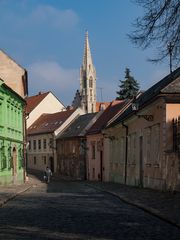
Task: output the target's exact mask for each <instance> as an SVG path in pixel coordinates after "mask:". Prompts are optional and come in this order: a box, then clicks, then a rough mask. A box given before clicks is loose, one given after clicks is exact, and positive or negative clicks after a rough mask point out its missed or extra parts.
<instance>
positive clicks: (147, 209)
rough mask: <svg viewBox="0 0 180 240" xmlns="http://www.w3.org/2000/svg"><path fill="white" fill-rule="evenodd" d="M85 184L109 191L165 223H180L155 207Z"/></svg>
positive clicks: (178, 225) (179, 225)
mask: <svg viewBox="0 0 180 240" xmlns="http://www.w3.org/2000/svg"><path fill="white" fill-rule="evenodd" d="M86 184H87V185H88V186H90V187H93V188H95V189H97V190H99V191H101V192H105V193H109V194H111V195H113V196H116V197H117V198H119V199H120V200H121V201H123V202H125V203H127V204H129V205H132V206H135V207H138V208H140V209H142V210H143V211H145V212H147V213H149V214H151V215H153V216H155V217H158V218H159V219H161V220H163V221H165V222H167V223H169V224H171V225H173V226H176V227H177V228H180V223H178V222H176V221H174V220H172V219H169V218H167V216H166V215H164V214H162V213H160V212H159V211H158V210H157V209H154V208H151V207H147V206H146V205H144V204H141V203H139V202H136V201H133V202H132V201H131V200H129V199H128V198H126V197H122V196H120V195H119V194H117V193H115V192H112V191H109V190H105V189H102V188H99V187H97V186H93V185H91V184H88V183H86Z"/></svg>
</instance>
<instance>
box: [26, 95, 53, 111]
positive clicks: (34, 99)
mask: <svg viewBox="0 0 180 240" xmlns="http://www.w3.org/2000/svg"><path fill="white" fill-rule="evenodd" d="M49 93H50V92H46V93H39V94H38V95H35V96H31V97H27V98H26V103H27V106H26V112H27V113H30V112H31V111H32V110H33V109H34V108H35V107H37V105H38V104H39V103H40V102H41V101H42V100H43V99H44V98H45V97H46V96H47V95H48V94H49Z"/></svg>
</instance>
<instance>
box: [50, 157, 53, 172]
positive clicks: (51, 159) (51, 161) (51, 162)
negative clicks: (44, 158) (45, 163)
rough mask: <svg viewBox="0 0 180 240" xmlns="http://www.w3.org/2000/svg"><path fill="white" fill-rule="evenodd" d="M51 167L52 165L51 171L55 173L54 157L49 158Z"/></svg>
mask: <svg viewBox="0 0 180 240" xmlns="http://www.w3.org/2000/svg"><path fill="white" fill-rule="evenodd" d="M49 165H50V169H51V171H52V173H53V172H54V158H53V157H50V158H49Z"/></svg>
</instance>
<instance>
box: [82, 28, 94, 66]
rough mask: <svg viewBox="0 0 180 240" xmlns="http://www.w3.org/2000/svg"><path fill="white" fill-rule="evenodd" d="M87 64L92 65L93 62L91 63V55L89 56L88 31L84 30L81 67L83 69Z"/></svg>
mask: <svg viewBox="0 0 180 240" xmlns="http://www.w3.org/2000/svg"><path fill="white" fill-rule="evenodd" d="M89 65H93V63H92V57H91V50H90V46H89V38H88V31H86V35H85V44H84V56H83V65H82V67H83V68H84V69H87V67H88V66H89Z"/></svg>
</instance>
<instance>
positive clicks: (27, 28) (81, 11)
mask: <svg viewBox="0 0 180 240" xmlns="http://www.w3.org/2000/svg"><path fill="white" fill-rule="evenodd" d="M142 14H143V9H142V8H140V7H139V6H137V5H135V4H134V3H133V1H132V0H91V1H90V0H0V29H1V37H0V49H2V50H3V51H5V52H6V53H7V54H8V55H9V56H10V57H11V58H13V59H14V60H15V61H16V62H17V63H18V64H20V65H21V66H22V67H24V68H25V69H26V70H27V71H28V88H29V96H32V95H36V94H38V92H40V91H41V92H46V91H51V92H52V93H53V94H54V95H55V96H56V97H57V98H58V99H59V100H60V101H61V102H62V103H64V105H70V104H71V103H72V101H73V99H74V96H75V92H76V90H77V89H79V69H80V66H81V65H82V60H83V51H84V41H85V32H86V31H88V35H89V42H90V48H91V54H92V58H93V63H94V66H95V68H96V74H97V83H96V84H97V101H112V100H113V99H115V98H116V97H117V93H116V91H118V90H119V87H118V86H119V84H120V82H119V80H123V79H124V76H125V68H126V67H128V68H129V69H130V71H131V75H132V76H134V78H135V79H136V80H137V81H138V83H139V84H140V88H141V90H146V89H148V88H149V87H151V86H152V85H153V84H155V83H156V82H158V81H160V80H161V79H162V78H163V77H164V76H165V75H167V74H168V73H169V63H168V59H167V61H165V62H164V63H162V64H158V65H155V64H153V63H151V62H149V61H147V59H148V58H151V57H153V56H154V53H155V48H154V47H153V46H152V47H151V48H149V49H147V50H145V51H143V50H142V49H139V48H137V47H136V46H134V45H133V44H132V43H131V42H130V40H129V38H128V36H127V34H129V33H131V32H132V31H133V30H134V28H133V23H134V21H135V19H136V18H137V17H139V16H142Z"/></svg>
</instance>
